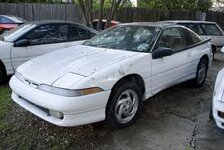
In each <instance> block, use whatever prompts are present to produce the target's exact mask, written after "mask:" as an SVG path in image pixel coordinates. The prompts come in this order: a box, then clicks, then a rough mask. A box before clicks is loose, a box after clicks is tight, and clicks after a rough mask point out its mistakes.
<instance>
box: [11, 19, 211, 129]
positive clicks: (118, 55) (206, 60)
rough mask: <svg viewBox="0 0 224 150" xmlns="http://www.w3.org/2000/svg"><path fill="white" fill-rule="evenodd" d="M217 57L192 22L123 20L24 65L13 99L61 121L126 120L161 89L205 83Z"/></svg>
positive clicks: (126, 122)
mask: <svg viewBox="0 0 224 150" xmlns="http://www.w3.org/2000/svg"><path fill="white" fill-rule="evenodd" d="M211 59H212V53H211V44H210V42H209V40H201V38H200V37H199V36H198V35H196V34H195V33H194V32H192V31H190V30H189V29H188V28H186V27H183V26H180V25H169V24H163V23H129V24H121V25H118V26H115V27H112V28H110V29H108V30H106V31H103V32H101V33H100V34H98V35H96V36H95V37H93V38H92V39H90V40H88V41H86V42H85V43H83V44H82V45H78V46H73V47H70V48H66V49H64V50H60V51H55V52H52V53H49V54H46V55H44V56H40V57H38V58H35V59H33V60H30V61H28V62H26V63H24V64H23V65H21V66H20V67H18V69H17V71H16V74H15V75H14V76H13V77H12V78H11V80H10V87H11V88H12V99H13V100H14V101H15V102H16V103H17V104H19V105H20V106H21V107H23V108H25V109H26V110H28V111H30V112H31V113H33V114H35V115H37V116H39V117H40V118H42V119H44V120H46V121H48V122H50V123H53V124H55V125H58V126H77V125H83V124H88V123H93V122H98V121H102V120H106V122H108V123H109V124H110V125H112V126H113V127H127V126H129V125H131V124H132V123H134V122H135V120H136V118H137V116H138V114H139V113H140V110H141V109H140V108H141V106H142V102H143V101H144V100H146V99H148V98H149V97H151V96H153V95H155V94H156V93H158V92H160V91H162V90H163V89H166V88H168V87H170V86H172V85H175V84H178V83H180V82H184V81H187V80H192V81H193V83H194V84H195V86H201V85H202V84H203V83H204V81H205V78H206V74H207V69H208V67H209V65H210V63H211Z"/></svg>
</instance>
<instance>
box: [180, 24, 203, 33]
mask: <svg viewBox="0 0 224 150" xmlns="http://www.w3.org/2000/svg"><path fill="white" fill-rule="evenodd" d="M181 25H183V26H185V27H187V28H189V29H191V30H192V31H194V32H195V33H197V34H198V35H203V34H204V33H203V30H202V29H201V27H200V26H199V25H198V24H196V23H181Z"/></svg>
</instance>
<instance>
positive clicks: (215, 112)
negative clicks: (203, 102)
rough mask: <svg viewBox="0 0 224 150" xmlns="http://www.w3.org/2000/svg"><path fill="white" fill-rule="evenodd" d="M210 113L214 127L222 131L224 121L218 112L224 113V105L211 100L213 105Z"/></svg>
mask: <svg viewBox="0 0 224 150" xmlns="http://www.w3.org/2000/svg"><path fill="white" fill-rule="evenodd" d="M212 107H213V108H212V110H213V111H212V113H213V117H214V120H215V123H216V125H217V126H218V127H219V128H221V129H224V119H223V118H221V117H220V116H219V115H218V112H224V103H223V102H220V101H218V100H216V99H215V98H213V105H212Z"/></svg>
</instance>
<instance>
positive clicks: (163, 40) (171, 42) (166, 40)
mask: <svg viewBox="0 0 224 150" xmlns="http://www.w3.org/2000/svg"><path fill="white" fill-rule="evenodd" d="M186 46H188V41H187V36H186V35H185V34H184V33H183V32H182V28H168V29H166V30H164V31H163V33H162V35H161V36H160V38H159V40H158V43H157V46H156V48H159V47H166V48H170V49H171V50H172V51H173V52H177V51H178V50H181V49H183V48H185V47H186Z"/></svg>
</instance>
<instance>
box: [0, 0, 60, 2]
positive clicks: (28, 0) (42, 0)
mask: <svg viewBox="0 0 224 150" xmlns="http://www.w3.org/2000/svg"><path fill="white" fill-rule="evenodd" d="M0 2H2V3H62V0H0Z"/></svg>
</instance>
